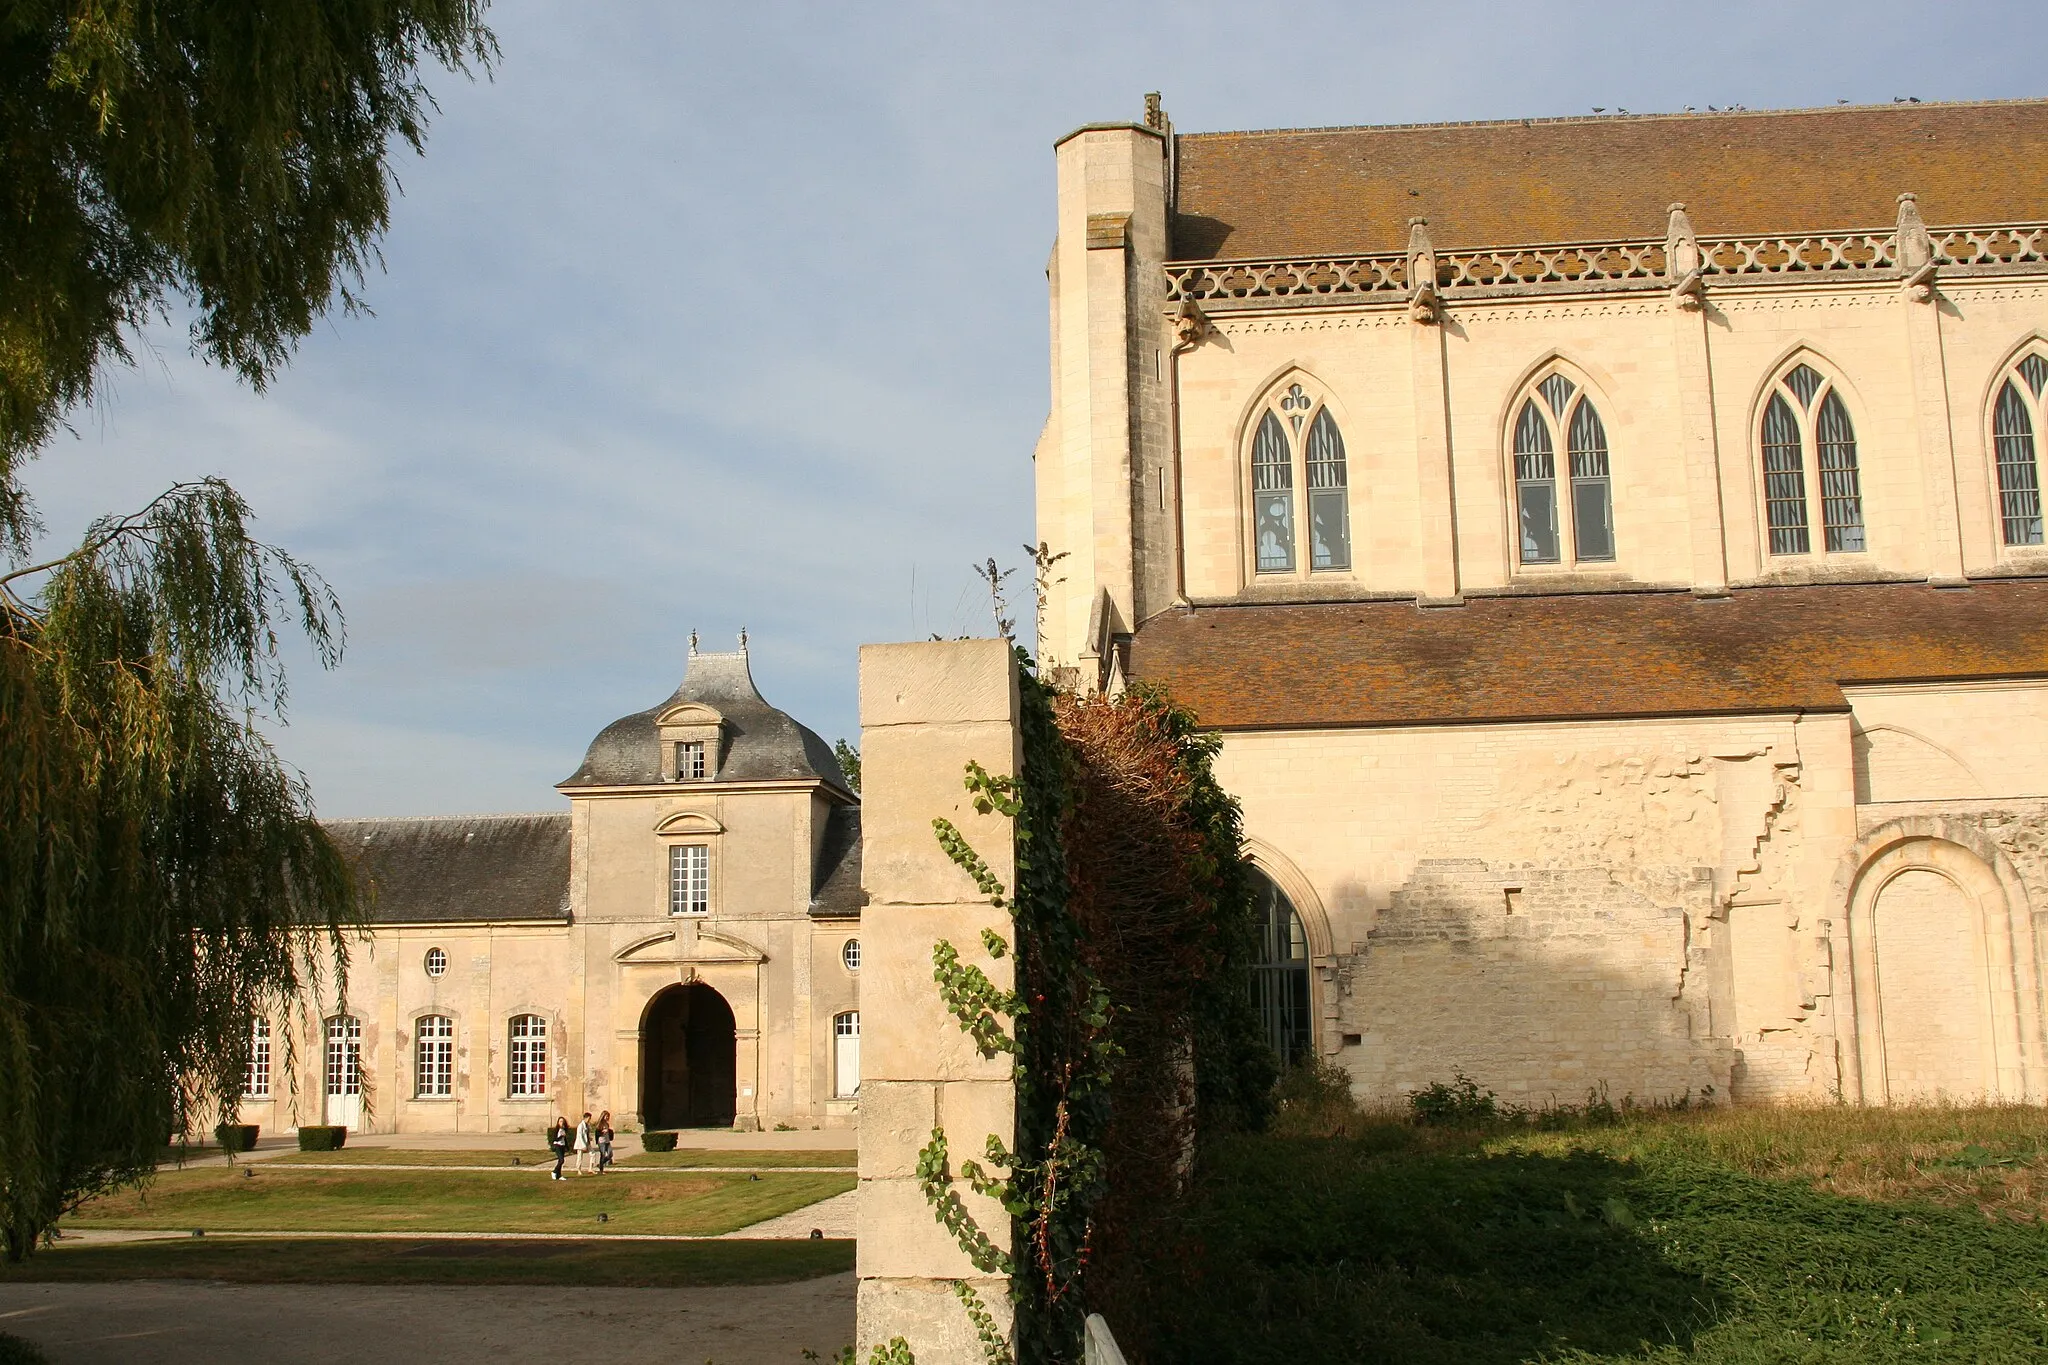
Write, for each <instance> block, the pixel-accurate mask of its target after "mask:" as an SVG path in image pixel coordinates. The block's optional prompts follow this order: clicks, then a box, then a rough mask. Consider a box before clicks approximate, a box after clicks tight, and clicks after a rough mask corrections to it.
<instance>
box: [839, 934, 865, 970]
mask: <svg viewBox="0 0 2048 1365" xmlns="http://www.w3.org/2000/svg"><path fill="white" fill-rule="evenodd" d="M839 960H840V961H841V962H843V963H845V964H846V970H848V971H849V972H857V971H859V970H860V940H859V939H857V938H850V939H848V940H846V944H845V946H844V947H842V948H841V949H840V950H839Z"/></svg>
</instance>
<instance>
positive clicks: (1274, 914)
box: [1252, 873, 1313, 1066]
mask: <svg viewBox="0 0 2048 1365" xmlns="http://www.w3.org/2000/svg"><path fill="white" fill-rule="evenodd" d="M1253 881H1254V884H1255V886H1256V889H1257V894H1258V900H1259V912H1260V934H1259V948H1260V951H1259V960H1258V962H1257V964H1256V965H1255V966H1254V967H1253V968H1252V999H1253V1002H1254V1003H1255V1004H1257V1005H1258V1007H1259V1017H1260V1019H1261V1020H1262V1021H1263V1022H1264V1023H1265V1026H1266V1041H1267V1042H1268V1043H1270V1044H1271V1045H1272V1048H1273V1051H1274V1053H1275V1054H1276V1055H1277V1056H1278V1057H1279V1058H1280V1064H1281V1065H1282V1066H1292V1065H1293V1064H1294V1063H1295V1062H1296V1061H1299V1060H1300V1059H1301V1058H1303V1057H1307V1056H1309V1055H1310V1054H1311V1051H1312V1049H1313V1043H1312V1041H1311V1038H1310V1032H1309V983H1308V935H1307V934H1305V933H1304V932H1303V931H1302V927H1301V916H1300V915H1298V914H1296V913H1295V911H1294V906H1293V904H1292V903H1291V902H1289V901H1288V899H1287V895H1286V893H1285V892H1283V891H1282V890H1281V889H1280V888H1279V887H1278V886H1275V885H1274V884H1273V882H1272V880H1271V879H1270V878H1268V877H1266V876H1265V875H1264V874H1262V873H1255V874H1254V876H1253Z"/></svg>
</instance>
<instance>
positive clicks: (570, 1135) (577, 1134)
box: [548, 1109, 612, 1180]
mask: <svg viewBox="0 0 2048 1365" xmlns="http://www.w3.org/2000/svg"><path fill="white" fill-rule="evenodd" d="M548 1150H549V1151H551V1152H553V1153H554V1154H555V1172H554V1178H555V1179H557V1180H560V1179H561V1178H562V1163H563V1162H565V1161H567V1160H568V1159H569V1157H570V1155H571V1154H572V1153H573V1154H574V1155H575V1157H576V1172H577V1174H579V1175H603V1174H604V1168H605V1167H607V1166H609V1165H611V1164H612V1111H611V1110H609V1109H607V1110H605V1111H604V1112H603V1113H602V1114H599V1115H598V1116H597V1122H596V1123H592V1122H591V1121H590V1111H589V1110H587V1109H586V1110H585V1111H584V1112H583V1121H582V1122H581V1123H578V1124H577V1125H576V1127H575V1129H574V1131H571V1130H570V1128H569V1120H568V1118H567V1117H566V1116H563V1117H557V1118H556V1119H555V1126H554V1127H552V1128H550V1129H548ZM593 1161H594V1162H595V1163H596V1169H594V1170H593V1169H592V1166H591V1163H592V1162H593Z"/></svg>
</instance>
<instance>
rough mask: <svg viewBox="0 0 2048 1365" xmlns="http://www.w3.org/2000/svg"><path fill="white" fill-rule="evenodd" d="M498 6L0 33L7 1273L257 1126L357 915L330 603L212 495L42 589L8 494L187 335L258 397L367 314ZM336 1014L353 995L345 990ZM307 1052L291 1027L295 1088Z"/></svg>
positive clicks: (179, 14)
mask: <svg viewBox="0 0 2048 1365" xmlns="http://www.w3.org/2000/svg"><path fill="white" fill-rule="evenodd" d="M483 9H484V0H265V3H263V4H248V3H243V0H8V3H7V4H5V5H4V6H0V563H5V564H6V565H7V566H9V570H10V571H8V572H5V573H0V1241H4V1246H5V1250H6V1253H7V1255H8V1257H9V1258H10V1259H19V1258H20V1257H22V1256H24V1255H26V1254H27V1253H28V1252H29V1251H30V1250H32V1249H33V1247H34V1246H35V1244H36V1242H37V1239H38V1238H39V1237H40V1236H41V1235H42V1234H43V1233H45V1232H46V1231H47V1230H48V1229H49V1228H50V1227H51V1225H52V1224H53V1223H54V1221H55V1220H56V1219H57V1218H58V1217H59V1216H60V1215H61V1214H62V1213H63V1212H64V1211H65V1209H67V1208H69V1207H71V1206H74V1205H75V1204H76V1203H77V1202H78V1201H79V1200H80V1199H82V1198H86V1197H89V1196H90V1195H92V1194H94V1193H96V1192H98V1191H100V1190H104V1189H106V1188H109V1187H110V1186H113V1185H118V1184H122V1183H127V1182H132V1181H135V1180H139V1179H141V1178H143V1177H145V1176H146V1175H147V1174H148V1172H149V1171H150V1169H151V1168H152V1166H153V1163H154V1160H155V1157H156V1155H157V1153H158V1151H159V1149H160V1148H161V1146H162V1144H163V1143H164V1141H165V1139H166V1138H167V1137H168V1136H169V1135H170V1134H171V1133H173V1132H174V1131H177V1130H180V1129H188V1130H189V1129H194V1128H199V1129H203V1128H204V1127H206V1126H209V1123H208V1121H209V1120H210V1119H211V1118H213V1117H215V1116H217V1115H220V1114H222V1113H224V1112H226V1111H231V1110H232V1109H233V1107H234V1105H235V1104H236V1102H237V1101H238V1100H239V1098H240V1091H241V1086H242V1083H243V1071H244V1067H245V1066H246V1064H247V1060H248V1051H249V1022H250V1019H251V1016H252V1015H257V1014H262V1015H267V1016H270V1017H273V1018H275V1017H279V1016H283V1017H285V1018H287V1019H290V1018H293V1017H295V1014H296V1012H297V1011H299V1010H301V1009H303V1002H304V1000H305V998H306V994H307V993H308V992H311V991H315V990H317V989H318V988H319V987H320V986H321V984H322V978H323V976H324V975H325V973H326V971H327V969H328V966H329V965H331V968H332V971H333V972H334V973H335V975H336V978H337V981H338V978H339V974H340V972H341V970H342V968H343V967H344V966H345V958H344V948H343V933H344V930H345V929H346V927H347V926H348V924H349V923H350V921H351V919H352V917H353V915H354V913H355V899H354V897H355V888H354V884H353V880H352V878H351V876H350V873H349V869H348V867H347V866H346V865H345V863H344V862H343V860H342V858H341V855H340V854H339V852H338V851H337V849H336V848H335V846H334V845H333V843H332V842H331V841H330V840H329V839H328V838H327V837H326V835H325V834H324V833H323V832H322V830H321V828H320V826H319V825H318V823H317V822H316V821H315V820H314V818H313V814H312V802H311V797H310V793H309V792H308V791H307V789H306V786H305V783H304V781H303V779H301V778H300V777H298V776H297V775H296V774H294V773H292V772H290V771H289V770H287V769H286V768H285V767H284V766H283V765H282V764H281V763H280V762H279V761H278V758H277V756H276V754H275V753H274V752H273V751H272V750H271V748H270V746H269V744H268V743H267V742H266V741H265V739H264V737H263V735H262V733H261V732H260V730H259V729H258V720H259V719H260V718H261V716H262V715H263V714H264V713H269V714H271V715H279V714H281V712H282V708H283V705H284V702H285V678H284V672H283V669H282V667H281V665H280V661H279V633H280V631H285V630H296V631H298V632H300V633H302V634H303V635H304V637H305V638H306V639H307V641H308V642H309V643H310V644H311V646H312V648H313V651H314V654H315V656H316V657H317V658H318V660H319V661H320V662H321V663H322V664H323V665H325V666H331V665H332V664H333V663H334V662H335V661H336V659H337V658H338V657H339V653H340V649H341V642H342V637H341V617H340V612H339V608H338V605H337V604H336V602H335V600H334V597H333V595H332V594H331V593H330V592H329V591H328V589H327V587H326V585H325V584H324V583H323V582H322V581H321V580H320V578H319V576H318V575H317V574H315V573H314V572H313V571H312V570H311V569H309V568H307V567H306V566H304V565H302V564H300V563H298V562H297V561H295V560H294V559H292V558H291V556H289V555H287V554H285V553H284V552H283V551H281V550H279V549H277V548H275V547H272V546H269V545H265V544H263V543H262V542H260V541H257V540H256V539H255V538H254V537H253V536H251V534H250V533H249V529H248V521H249V517H250V512H249V508H248V507H247V505H246V504H244V503H243V501H242V500H241V498H240V497H238V496H237V495H236V494H235V492H234V491H233V490H232V489H231V488H229V487H227V485H225V484H223V483H220V482H219V481H217V480H211V479H209V480H205V481H202V482H199V483H192V484H181V485H179V486H177V487H174V488H172V489H171V490H170V491H168V492H167V493H165V494H164V495H163V496H161V497H159V498H158V499H156V500H155V501H154V502H153V503H151V504H150V505H149V506H148V507H147V508H145V509H143V510H142V511H141V512H139V513H136V514H134V515H132V516H128V517H124V518H108V519H103V520H102V521H100V522H98V523H95V524H94V525H93V527H92V528H91V529H90V531H89V532H88V533H87V535H86V538H85V541H84V543H83V544H82V545H81V546H79V547H78V548H77V549H76V550H74V551H72V552H71V553H68V554H64V555H60V556H57V557H55V558H53V559H51V560H49V561H47V562H45V563H41V564H29V563H28V562H27V561H28V559H29V557H30V555H31V552H32V549H33V542H34V539H35V536H36V535H37V533H38V531H39V529H40V528H39V527H38V526H37V524H36V521H35V518H34V515H33V510H32V507H31V505H30V501H29V498H28V496H27V493H26V491H25V489H24V486H23V483H22V479H21V474H22V468H23V465H24V463H25V461H26V460H27V459H29V458H30V457H32V456H34V455H35V454H37V453H38V452H39V451H41V450H42V449H43V448H44V447H45V446H46V445H47V444H48V442H49V441H50V439H51V437H52V436H53V435H54V434H55V433H56V432H57V431H58V430H60V429H61V427H62V423H63V421H64V416H65V414H66V412H67V411H69V410H70V409H72V408H74V407H75V406H77V405H79V404H81V403H85V402H88V401H90V400H91V399H92V397H93V395H94V392H95V388H96V385H97V384H98V382H99V381H100V378H101V376H102V374H103V373H104V369H105V367H106V366H107V365H108V364H110V363H118V362H123V361H126V360H127V359H128V358H129V354H130V352H129V347H130V344H131V341H132V339H133V338H134V336H135V335H136V333H137V332H138V330H139V329H140V328H142V327H143V326H145V325H147V324H149V323H151V322H153V321H156V320H160V319H165V320H167V319H168V318H169V317H170V316H171V313H172V309H173V307H174V306H175V305H182V306H183V307H184V308H186V309H187V310H189V313H190V316H191V341H192V345H193V348H194V350H195V351H196V352H198V353H199V354H201V355H202V356H204V357H206V358H207V359H210V360H212V361H213V362H215V363H217V364H220V365H222V366H223V367H225V368H227V369H229V370H230V371H232V372H233V373H235V374H237V375H238V376H240V377H241V378H242V379H243V380H245V381H247V382H248V383H249V384H251V385H252V386H253V387H255V388H258V389H261V388H262V387H263V385H264V384H265V382H266V381H267V380H268V379H269V378H270V376H271V375H272V374H274V373H275V371H276V370H277V368H278V367H279V366H281V365H282V364H283V363H284V362H285V361H286V360H287V359H289V357H290V355H291V352H292V349H293V347H294V346H295V345H296V343H297V341H298V339H299V338H300V337H302V336H304V335H305V333H306V332H307V331H308V330H309V329H310V328H311V326H312V324H313V322H314V321H315V320H316V319H317V318H318V317H320V316H321V315H322V314H323V313H325V312H326V311H327V309H329V308H330V307H332V306H333V305H334V304H335V303H336V302H339V303H340V305H341V306H342V308H343V309H344V311H350V312H353V311H355V310H357V309H359V308H360V307H361V299H360V296H359V294H358V292H357V290H358V289H359V287H360V285H361V282H362V279H363V276H364V273H365V269H366V267H368V266H369V265H371V264H373V263H374V262H375V260H376V241H377V238H378V236H379V234H380V233H381V232H382V231H383V230H384V228H385V226H386V223H387V221H388V218H389V211H390V194H391V190H392V188H393V180H392V175H391V170H390V165H389V153H390V150H391V149H392V148H393V147H394V146H396V145H399V144H403V145H404V146H405V147H407V148H409V149H411V150H413V151H418V150H420V149H421V147H422V146H423V142H424V138H425V120H426V116H427V114H428V113H429V112H430V111H431V109H432V107H433V106H432V100H431V97H430V96H429V95H428V93H427V91H426V88H425V86H424V85H423V84H422V82H421V78H420V72H421V69H422V66H423V65H424V64H427V63H435V64H438V65H440V66H442V67H445V68H448V69H450V70H457V71H460V70H464V69H467V68H469V67H472V66H482V67H487V66H488V64H489V62H490V61H491V60H492V59H493V57H494V56H495V52H496V48H495V44H494V41H493V39H492V37H491V35H490V32H489V30H488V29H487V28H485V27H484V26H483V23H482V14H483ZM337 989H338V986H337ZM293 1032H294V1031H293V1030H292V1029H290V1028H287V1029H285V1030H284V1031H283V1038H284V1045H285V1050H286V1055H285V1058H284V1069H285V1071H286V1073H287V1074H290V1072H291V1061H292V1059H291V1045H292V1037H293Z"/></svg>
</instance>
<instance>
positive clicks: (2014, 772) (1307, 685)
mask: <svg viewBox="0 0 2048 1365" xmlns="http://www.w3.org/2000/svg"><path fill="white" fill-rule="evenodd" d="M1056 156H1057V167H1058V196H1059V198H1058V238H1057V245H1056V247H1055V249H1054V251H1053V254H1052V260H1051V264H1050V267H1049V278H1050V283H1051V303H1052V312H1051V330H1052V349H1051V371H1052V409H1051V416H1050V419H1049V420H1048V422H1047V424H1046V428H1045V431H1044V435H1043V437H1042V438H1041V440H1040V443H1039V445H1038V449H1037V453H1036V472H1037V500H1038V530H1039V535H1040V537H1041V538H1042V539H1043V540H1044V541H1045V542H1046V544H1047V545H1048V546H1049V548H1050V549H1051V550H1053V551H1055V552H1060V551H1064V552H1066V554H1067V558H1066V559H1064V560H1062V561H1060V564H1059V566H1058V573H1059V574H1060V575H1063V576H1064V577H1063V581H1062V582H1060V583H1059V584H1057V585H1056V586H1055V588H1054V593H1053V600H1052V602H1051V604H1050V608H1051V609H1050V612H1049V619H1048V624H1047V627H1046V631H1045V638H1044V639H1043V640H1042V641H1041V650H1042V654H1043V656H1044V657H1045V658H1046V659H1047V660H1048V661H1050V662H1053V663H1055V664H1057V665H1059V666H1061V667H1063V668H1065V669H1067V670H1069V672H1068V673H1067V676H1068V677H1070V678H1072V679H1073V680H1074V681H1075V682H1076V683H1077V684H1078V685H1080V686H1083V687H1115V686H1119V685H1122V683H1123V682H1124V681H1126V680H1131V679H1136V680H1143V681H1146V682H1153V683H1158V684H1163V685H1164V686H1166V687H1167V688H1169V689H1171V691H1172V692H1173V694H1174V695H1175V696H1176V697H1178V698H1179V699H1180V700H1182V701H1183V702H1185V703H1187V704H1188V705H1190V706H1191V707H1192V708H1193V709H1194V711H1195V712H1196V714H1197V715H1198V716H1199V718H1200V719H1201V721H1202V722H1203V723H1204V724H1205V725H1207V726H1210V727H1213V728H1214V729H1216V730H1218V731H1219V732H1220V733H1221V735H1222V737H1223V750H1222V756H1221V759H1220V763H1219V773H1220V775H1221V777H1222V779H1223V781H1224V783H1225V785H1226V786H1227V787H1229V789H1230V790H1231V791H1232V792H1234V793H1235V794H1236V795H1237V796H1238V797H1239V798H1240V799H1241V801H1242V802H1243V806H1244V815H1245V829H1246V832H1247V834H1248V835H1249V837H1250V841H1251V848H1252V852H1253V855H1254V857H1255V859H1256V861H1257V863H1258V866H1259V868H1260V869H1261V871H1262V872H1263V874H1264V894H1265V897H1266V906H1267V915H1268V933H1267V962H1266V965H1265V966H1264V967H1263V968H1262V969H1261V975H1260V982H1259V990H1260V995H1261V1000H1262V1003H1263V1004H1264V1005H1265V1009H1266V1015H1267V1022H1268V1028H1269V1030H1270V1031H1271V1034H1272V1036H1273V1039H1274V1042H1275V1044H1276V1046H1277V1047H1279V1048H1280V1049H1281V1051H1282V1052H1283V1053H1286V1054H1291V1055H1300V1054H1302V1053H1305V1052H1308V1051H1311V1050H1313V1051H1314V1052H1316V1053H1319V1054H1321V1055H1323V1056H1326V1057H1328V1058H1330V1059H1332V1060H1333V1061H1335V1062H1337V1063H1338V1064H1340V1065H1341V1066H1342V1067H1343V1068H1344V1069H1345V1070H1346V1071H1348V1072H1349V1073H1350V1076H1351V1078H1352V1082H1353V1085H1354V1088H1355V1090H1356V1092H1357V1093H1358V1094H1360V1095H1361V1096H1364V1097H1368V1098H1383V1099H1392V1098H1397V1097H1399V1096H1401V1095H1402V1094H1404V1093H1405V1092H1408V1091H1411V1090H1413V1089H1415V1088H1416V1087H1418V1086H1421V1085H1425V1084H1427V1083H1429V1082H1432V1081H1437V1080H1445V1079H1448V1078H1450V1077H1451V1075H1452V1074H1453V1073H1454V1072H1456V1071H1463V1072H1464V1073H1466V1074H1468V1075H1470V1076H1471V1077H1473V1078H1474V1079H1475V1080H1477V1081H1478V1082H1479V1083H1481V1084H1482V1085H1484V1086H1486V1087H1488V1088H1491V1089H1493V1090H1496V1091H1497V1092H1499V1093H1500V1095H1501V1096H1502V1097H1503V1098H1505V1099H1511V1100H1515V1101H1519V1102H1525V1103H1536V1104H1541V1103H1545V1102H1548V1101H1551V1100H1553V1099H1554V1100H1558V1101H1563V1102H1577V1101H1580V1100H1582V1099H1583V1098H1584V1097H1585V1095H1586V1094H1587V1092H1588V1091H1589V1090H1604V1091H1605V1092H1606V1093H1607V1094H1608V1095H1609V1096H1610V1097H1611V1098H1613V1099H1615V1100H1619V1099H1620V1098H1621V1097H1622V1096H1624V1095H1633V1096H1635V1097H1636V1098H1638V1099H1651V1098H1668V1097H1675V1096H1678V1095H1683V1094H1691V1095H1693V1096H1695V1097H1697V1096H1700V1095H1706V1096H1709V1097H1711V1098H1713V1099H1715V1100H1722V1099H1727V1098H1733V1099H1734V1100H1736V1101H1764V1100H1780V1099H1807V1100H1820V1099H1827V1098H1830V1097H1836V1096H1839V1097H1842V1098H1846V1099H1847V1100H1849V1101H1852V1102H1855V1101H1863V1102H1867V1103H1883V1102H1887V1101H1907V1100H1924V1099H1929V1098H1933V1097H1937V1096H1949V1097H1954V1098H1958V1099H1962V1098H1974V1097H1983V1096H1989V1097H1993V1098H1996V1099H2003V1100H2022V1099H2025V1100H2032V1101H2041V1100H2044V1099H2048V1031H2044V1023H2043V969H2044V964H2048V921H2044V915H2048V764H2044V762H2043V757H2044V754H2043V746H2044V742H2048V543H2044V540H2043V524H2042V507H2041V491H2040V488H2041V484H2040V478H2041V471H2040V460H2041V456H2042V450H2041V441H2042V439H2043V436H2044V434H2048V428H2044V425H2043V424H2044V416H2048V414H2044V398H2048V177H2044V176H2043V175H2042V174H2041V173H2040V171H2039V169H2038V168H2039V167H2041V166H2042V165H2043V164H2048V103H2044V102H2038V101H2029V102H2015V103H1985V104H1967V105H1962V104H1959V105H1911V104H1906V105H1898V106H1892V107H1876V108H1870V107H1849V108H1830V109H1821V110H1804V111H1788V112H1774V113H1773V112H1755V113H1750V112H1741V113H1726V114H1722V113H1707V114H1679V115H1668V116H1650V117H1602V118H1574V119H1530V120H1516V121H1510V122H1501V123H1471V124H1440V125H1425V126H1399V127H1362V128H1336V129H1319V130H1282V131H1272V132H1252V133H1209V134H1194V135H1180V134H1176V133H1175V132H1174V131H1173V129H1172V127H1171V126H1170V124H1169V122H1168V121H1167V119H1166V117H1165V116H1164V114H1163V113H1161V112H1160V110H1159V109H1158V107H1157V103H1156V101H1154V102H1153V103H1152V105H1151V107H1150V108H1149V109H1148V111H1147V115H1146V117H1145V119H1144V121H1143V122H1141V123H1137V124H1103V125H1090V126H1087V127H1084V128H1082V129H1080V130H1079V131H1077V132H1075V133H1073V134H1071V135H1070V136H1069V137H1067V138H1066V139H1065V140H1063V141H1062V142H1060V143H1059V145H1058V149H1057V153H1056Z"/></svg>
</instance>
